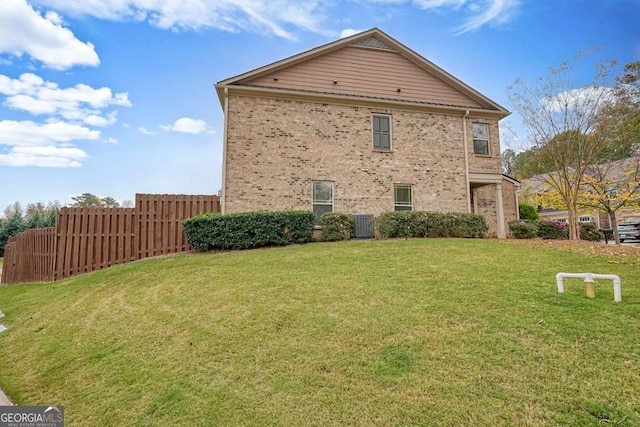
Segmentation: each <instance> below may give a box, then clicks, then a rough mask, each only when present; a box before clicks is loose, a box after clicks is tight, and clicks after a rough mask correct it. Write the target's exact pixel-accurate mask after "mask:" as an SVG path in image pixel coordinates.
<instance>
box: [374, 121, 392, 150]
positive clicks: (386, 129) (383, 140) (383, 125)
mask: <svg viewBox="0 0 640 427" xmlns="http://www.w3.org/2000/svg"><path fill="white" fill-rule="evenodd" d="M373 149H374V150H381V151H391V116H383V115H380V114H374V115H373Z"/></svg>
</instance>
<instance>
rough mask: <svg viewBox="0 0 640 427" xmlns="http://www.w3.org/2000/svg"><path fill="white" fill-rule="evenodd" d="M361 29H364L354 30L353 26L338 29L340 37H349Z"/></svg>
mask: <svg viewBox="0 0 640 427" xmlns="http://www.w3.org/2000/svg"><path fill="white" fill-rule="evenodd" d="M363 31H364V30H354V29H353V28H345V29H344V30H342V31H340V38H341V39H343V38H345V37H349V36H352V35H354V34H358V33H361V32H363Z"/></svg>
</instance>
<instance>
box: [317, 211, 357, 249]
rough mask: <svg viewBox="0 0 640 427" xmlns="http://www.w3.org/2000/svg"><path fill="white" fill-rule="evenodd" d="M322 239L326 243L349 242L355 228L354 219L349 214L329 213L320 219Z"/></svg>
mask: <svg viewBox="0 0 640 427" xmlns="http://www.w3.org/2000/svg"><path fill="white" fill-rule="evenodd" d="M320 225H321V226H322V237H321V239H322V240H324V241H326V242H335V241H337V240H349V239H350V238H351V233H352V230H353V226H354V221H353V217H352V216H351V215H348V214H343V213H336V212H327V213H325V214H322V216H321V217H320Z"/></svg>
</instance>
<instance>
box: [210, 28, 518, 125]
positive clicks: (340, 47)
mask: <svg viewBox="0 0 640 427" xmlns="http://www.w3.org/2000/svg"><path fill="white" fill-rule="evenodd" d="M391 52H392V53H393V54H395V55H394V57H395V56H398V57H399V58H401V59H402V61H403V63H404V64H405V65H404V67H405V68H406V69H408V76H406V77H405V79H404V81H403V82H402V83H403V85H413V87H414V88H416V87H417V88H421V87H426V86H427V85H429V84H434V83H433V82H435V84H438V85H439V87H440V88H441V89H438V90H439V91H441V92H443V94H442V96H440V98H437V97H436V98H432V97H425V96H424V95H422V97H420V96H416V95H415V94H414V95H413V97H412V96H411V95H410V94H409V93H408V92H409V91H405V93H402V95H400V92H401V88H398V89H397V93H398V95H397V96H389V95H388V93H390V92H391V91H387V94H385V95H383V96H381V95H380V94H376V93H372V94H369V93H367V92H366V90H362V88H361V90H358V88H355V89H354V88H351V90H350V91H344V88H343V87H340V85H339V84H338V81H337V80H336V81H333V85H329V84H328V83H327V81H328V80H334V78H331V79H328V78H327V76H323V78H324V80H323V81H324V82H325V84H324V86H319V87H313V86H310V87H306V86H304V85H303V84H301V83H298V84H297V85H296V84H290V83H289V84H285V83H282V82H280V83H278V74H276V73H284V74H286V73H288V74H287V76H290V75H291V74H292V73H293V74H294V80H295V77H296V76H295V74H296V73H298V75H300V72H303V71H304V72H307V73H313V69H314V67H315V68H317V69H320V68H323V69H332V65H334V64H337V62H338V61H342V62H341V63H345V61H346V62H349V61H358V60H359V61H360V66H362V64H365V63H366V61H367V60H371V58H373V59H374V60H376V59H377V58H380V57H381V56H382V55H385V54H387V55H388V54H389V53H391ZM363 55H368V56H367V57H366V58H365V57H363ZM376 55H377V56H376ZM358 56H360V57H359V58H358ZM353 57H356V58H355V59H353ZM332 61H333V62H332ZM327 63H329V64H330V65H327ZM355 66H358V65H357V64H356V65H355ZM310 68H311V71H309V69H310ZM338 68H339V67H338ZM349 71H350V70H347V71H345V70H340V69H338V70H336V69H335V68H333V71H332V73H337V74H336V75H341V76H345V75H348V74H349ZM362 71H364V70H362ZM382 72H384V70H383V71H382ZM340 73H342V74H340ZM367 74H369V75H371V74H376V73H375V72H369V73H367ZM362 78H366V76H364V77H362ZM389 80H391V81H389ZM289 81H291V79H289ZM385 82H387V84H388V85H391V86H394V90H393V92H395V86H400V83H399V82H395V81H393V77H392V78H391V79H388V80H385ZM340 83H342V82H340ZM363 86H364V87H365V89H366V88H367V85H366V84H363ZM225 88H229V89H240V88H242V89H245V90H254V91H258V92H259V91H265V92H271V93H280V94H281V95H284V94H285V93H289V94H292V93H298V94H306V95H308V96H325V97H332V98H350V99H352V100H353V99H361V100H363V99H373V100H379V101H388V102H393V103H404V104H414V105H421V106H431V107H433V108H447V109H451V108H453V109H455V110H462V111H464V110H472V111H480V112H484V113H490V114H491V115H493V116H497V117H505V116H507V115H509V114H510V113H509V111H507V110H506V109H505V108H504V107H502V106H500V105H499V104H497V103H496V102H494V101H492V100H490V99H489V98H487V97H486V96H484V95H482V94H481V93H479V92H478V91H476V90H475V89H473V88H471V87H470V86H468V85H467V84H465V83H464V82H462V81H461V80H459V79H457V78H456V77H454V76H452V75H451V74H449V73H447V72H446V71H444V70H443V69H442V68H440V67H438V66H437V65H435V64H434V63H432V62H431V61H429V60H427V59H425V58H424V57H422V56H421V55H419V54H418V53H416V52H414V51H413V50H411V49H409V48H408V47H406V46H404V45H403V44H402V43H400V42H398V41H397V40H395V39H394V38H392V37H390V36H389V35H387V34H386V33H384V32H383V31H381V30H379V29H378V28H372V29H370V30H367V31H363V32H361V33H358V34H355V35H352V36H350V37H346V38H343V39H340V40H337V41H334V42H331V43H328V44H325V45H322V46H319V47H316V48H314V49H311V50H308V51H306V52H302V53H300V54H297V55H294V56H291V57H289V58H286V59H282V60H280V61H276V62H274V63H271V64H268V65H265V66H263V67H259V68H256V69H254V70H251V71H248V72H245V73H242V74H239V75H237V76H234V77H230V78H228V79H225V80H222V81H220V82H218V83H217V84H216V91H217V92H218V97H219V99H220V102H221V104H222V105H224V90H225ZM425 98H428V99H425ZM448 99H452V100H453V101H448Z"/></svg>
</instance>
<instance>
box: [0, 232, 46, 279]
mask: <svg viewBox="0 0 640 427" xmlns="http://www.w3.org/2000/svg"><path fill="white" fill-rule="evenodd" d="M54 243H55V228H54V227H48V228H36V229H33V230H27V231H25V232H23V233H20V234H18V235H17V236H15V237H11V238H10V239H9V240H8V241H7V244H6V245H5V247H4V260H3V268H2V283H21V282H23V281H24V280H23V278H25V277H26V278H28V279H30V280H28V281H31V282H49V281H51V280H52V279H53V256H54V253H55V251H54V248H55V245H54Z"/></svg>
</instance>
